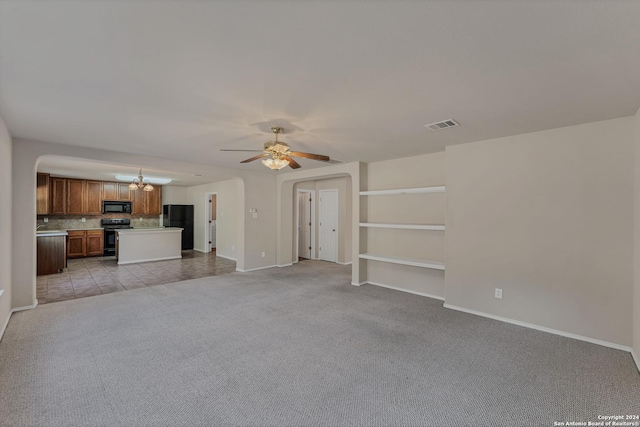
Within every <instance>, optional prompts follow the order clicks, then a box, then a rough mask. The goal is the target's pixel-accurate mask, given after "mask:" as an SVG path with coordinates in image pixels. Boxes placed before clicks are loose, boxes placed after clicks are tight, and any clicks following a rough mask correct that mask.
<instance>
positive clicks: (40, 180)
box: [36, 173, 51, 215]
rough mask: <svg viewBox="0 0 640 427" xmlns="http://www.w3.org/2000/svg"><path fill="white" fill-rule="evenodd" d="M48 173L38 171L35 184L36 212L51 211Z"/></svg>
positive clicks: (46, 212)
mask: <svg viewBox="0 0 640 427" xmlns="http://www.w3.org/2000/svg"><path fill="white" fill-rule="evenodd" d="M49 179H50V176H49V174H48V173H39V174H38V176H37V184H36V214H37V215H47V214H49V213H50V212H51V204H50V203H49V201H50V192H51V190H50V189H49Z"/></svg>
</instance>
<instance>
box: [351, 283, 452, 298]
mask: <svg viewBox="0 0 640 427" xmlns="http://www.w3.org/2000/svg"><path fill="white" fill-rule="evenodd" d="M364 283H365V284H369V285H373V286H380V287H381V288H387V289H393V290H395V291H401V292H407V293H409V294H414V295H420V296H421V297H427V298H433V299H437V300H440V301H444V297H440V296H437V295H433V294H427V293H425V292H418V291H412V290H410V289H405V288H398V287H396V286H390V285H385V284H383V283H378V282H370V281H368V280H367V281H366V282H364Z"/></svg>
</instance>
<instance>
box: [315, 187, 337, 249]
mask: <svg viewBox="0 0 640 427" xmlns="http://www.w3.org/2000/svg"><path fill="white" fill-rule="evenodd" d="M319 222H320V228H319V234H320V236H319V245H318V246H319V248H318V250H319V256H318V258H320V259H321V260H324V261H331V262H336V261H338V190H320V221H319Z"/></svg>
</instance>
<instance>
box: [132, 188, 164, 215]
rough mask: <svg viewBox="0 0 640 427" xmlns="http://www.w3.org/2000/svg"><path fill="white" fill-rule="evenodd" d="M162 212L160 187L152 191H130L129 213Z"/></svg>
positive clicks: (153, 213) (148, 213) (155, 213)
mask: <svg viewBox="0 0 640 427" xmlns="http://www.w3.org/2000/svg"><path fill="white" fill-rule="evenodd" d="M161 213H162V187H160V186H155V187H153V191H144V190H142V189H138V190H136V191H131V215H160V214H161Z"/></svg>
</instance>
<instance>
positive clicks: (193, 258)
mask: <svg viewBox="0 0 640 427" xmlns="http://www.w3.org/2000/svg"><path fill="white" fill-rule="evenodd" d="M67 267H68V268H67V271H65V272H63V273H59V274H51V275H49V276H38V277H37V279H36V298H37V299H38V304H47V303H51V302H58V301H66V300H69V299H75V298H83V297H90V296H94V295H101V294H108V293H111V292H119V291H128V290H131V289H138V288H144V287H147V286H154V285H160V284H165V283H173V282H179V281H182V280H189V279H197V278H200V277H207V276H217V275H220V274H227V273H231V272H233V271H235V270H236V263H235V261H231V260H228V259H226V258H221V257H217V256H216V253H215V251H214V252H211V253H208V254H205V253H202V252H196V251H182V259H174V260H168V261H153V262H142V263H138V264H127V265H118V264H117V263H116V259H115V257H93V258H80V259H72V260H69V261H68V263H67Z"/></svg>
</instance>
